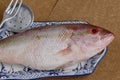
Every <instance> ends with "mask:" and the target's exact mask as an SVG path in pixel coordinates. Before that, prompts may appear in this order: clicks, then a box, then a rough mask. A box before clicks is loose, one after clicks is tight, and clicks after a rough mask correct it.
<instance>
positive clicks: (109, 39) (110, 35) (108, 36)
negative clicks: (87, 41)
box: [101, 32, 115, 45]
mask: <svg viewBox="0 0 120 80" xmlns="http://www.w3.org/2000/svg"><path fill="white" fill-rule="evenodd" d="M102 36H103V37H101V40H103V41H104V42H105V43H106V45H109V44H110V43H111V42H112V41H113V40H114V38H115V35H114V34H113V33H111V32H109V33H107V34H104V35H102Z"/></svg>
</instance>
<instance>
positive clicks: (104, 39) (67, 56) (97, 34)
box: [0, 24, 114, 70]
mask: <svg viewBox="0 0 120 80" xmlns="http://www.w3.org/2000/svg"><path fill="white" fill-rule="evenodd" d="M96 29H97V30H96ZM91 30H92V31H94V32H93V33H94V34H93V33H92V31H91ZM83 34H84V35H83ZM113 39H114V34H113V33H111V32H110V31H107V30H105V29H103V28H100V27H97V26H93V25H90V24H74V25H72V24H67V25H54V26H46V27H39V28H34V29H30V30H27V31H25V32H22V33H19V34H16V35H13V36H10V37H8V38H6V39H3V40H1V41H0V61H2V62H5V63H9V64H21V65H24V66H29V67H31V68H33V69H38V70H53V69H59V68H65V67H67V66H71V65H73V64H77V63H78V62H80V61H83V60H87V59H89V58H91V57H92V56H94V55H96V54H97V53H99V52H101V51H102V50H103V49H104V48H105V47H106V46H108V45H109V44H110V43H111V42H112V40H113ZM99 42H101V43H99ZM99 44H101V45H99Z"/></svg>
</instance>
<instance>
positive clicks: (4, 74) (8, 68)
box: [0, 21, 107, 80]
mask: <svg viewBox="0 0 120 80" xmlns="http://www.w3.org/2000/svg"><path fill="white" fill-rule="evenodd" d="M58 24H88V23H87V22H84V21H55V22H34V23H33V25H32V26H30V27H29V28H28V29H31V28H35V27H40V26H47V25H58ZM11 35H14V33H12V32H9V31H7V30H2V31H1V32H0V39H4V38H6V37H8V36H11ZM106 52H107V47H106V48H105V49H104V50H103V52H102V54H99V55H96V56H94V57H92V58H90V59H89V60H87V61H84V62H80V63H79V64H76V65H73V66H71V67H68V68H66V69H59V70H49V71H44V70H32V69H31V68H29V67H25V66H21V65H10V64H5V63H1V64H0V79H12V80H13V79H20V80H21V79H39V78H47V77H61V76H62V77H67V76H83V75H88V74H91V73H93V72H94V70H95V68H96V67H97V65H98V63H99V62H100V61H101V59H102V58H103V57H104V55H105V54H106Z"/></svg>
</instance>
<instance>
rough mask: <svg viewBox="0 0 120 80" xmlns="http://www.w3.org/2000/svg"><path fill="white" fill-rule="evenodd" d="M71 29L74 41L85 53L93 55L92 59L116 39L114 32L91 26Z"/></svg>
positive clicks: (86, 25) (78, 26)
mask: <svg viewBox="0 0 120 80" xmlns="http://www.w3.org/2000/svg"><path fill="white" fill-rule="evenodd" d="M69 29H71V30H72V31H73V36H72V37H71V39H72V41H73V42H74V43H75V44H76V45H77V46H78V47H79V49H80V50H81V51H82V52H83V53H86V54H90V53H91V54H90V55H91V57H92V56H93V55H96V54H97V53H99V52H101V51H102V50H103V49H104V48H105V47H106V46H108V45H109V44H110V43H111V42H112V40H113V39H114V37H115V36H114V34H113V33H112V32H110V31H108V30H106V29H103V28H101V27H97V26H93V25H90V24H81V25H74V26H72V27H69ZM89 57H90V56H89Z"/></svg>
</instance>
